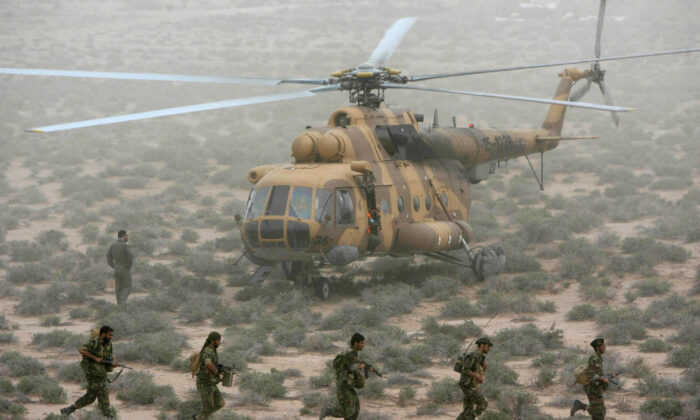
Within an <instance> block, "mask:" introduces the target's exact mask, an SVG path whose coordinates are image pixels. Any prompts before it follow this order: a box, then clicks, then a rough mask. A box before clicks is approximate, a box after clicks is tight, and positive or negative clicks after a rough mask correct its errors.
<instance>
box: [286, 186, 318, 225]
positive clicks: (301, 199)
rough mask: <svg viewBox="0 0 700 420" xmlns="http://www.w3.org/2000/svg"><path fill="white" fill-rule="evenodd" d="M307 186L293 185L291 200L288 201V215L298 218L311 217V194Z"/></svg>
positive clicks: (311, 191)
mask: <svg viewBox="0 0 700 420" xmlns="http://www.w3.org/2000/svg"><path fill="white" fill-rule="evenodd" d="M312 193H313V189H311V188H309V187H294V191H293V192H292V201H290V202H289V215H290V216H292V217H298V218H300V219H311V194H312Z"/></svg>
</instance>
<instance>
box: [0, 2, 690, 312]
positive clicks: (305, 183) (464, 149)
mask: <svg viewBox="0 0 700 420" xmlns="http://www.w3.org/2000/svg"><path fill="white" fill-rule="evenodd" d="M604 12H605V0H601V2H600V8H599V15H598V26H597V32H596V40H595V49H594V53H595V57H594V58H590V59H580V60H570V61H565V62H557V63H547V64H535V65H527V66H514V67H504V68H494V69H486V70H476V71H465V72H458V73H444V74H432V75H423V76H405V75H403V74H402V72H401V71H400V70H397V69H393V68H390V67H387V62H388V61H389V59H390V57H391V55H392V53H393V51H394V50H395V49H396V47H397V46H398V45H399V43H400V41H401V40H402V38H403V37H404V35H405V34H406V33H407V31H408V30H409V29H410V28H411V26H412V25H413V23H414V22H415V20H416V19H415V18H404V19H400V20H397V21H396V22H395V23H394V24H393V26H392V27H391V28H390V29H389V30H387V31H386V33H385V35H384V37H383V39H382V40H381V41H380V43H379V44H378V46H377V47H376V49H375V50H374V52H373V53H372V54H371V55H370V57H369V60H368V61H367V63H364V64H362V65H360V66H358V67H355V68H349V69H346V70H342V71H338V72H335V73H333V74H331V77H330V78H322V79H260V78H220V77H203V76H181V75H168V74H139V73H104V72H85V71H65V70H44V69H12V68H3V69H0V74H17V75H45V76H65V77H91V78H111V79H133V80H159V81H178V82H204V83H234V84H257V85H278V84H283V83H291V84H311V85H318V86H319V87H316V88H312V89H308V90H302V91H295V92H287V93H280V94H273V95H266V96H258V97H253V98H244V99H233V100H229V101H221V102H212V103H205V104H199V105H192V106H184V107H177V108H168V109H161V110H156V111H150V112H141V113H136V114H128V115H122V116H117V117H108V118H99V119H94V120H87V121H79V122H74V123H67V124H59V125H52V126H45V127H39V128H35V129H31V130H29V131H37V132H51V131H61V130H68V129H73V128H80V127H89V126H95V125H104V124H112V123H118V122H124V121H132V120H139V119H146V118H153V117H159V116H166V115H176V114H183V113H190V112H198V111H204V110H210V109H219V108H229V107H238V106H244V105H250V104H257V103H264V102H274V101H282V100H289V99H296V98H303V97H310V96H314V95H316V94H319V93H323V92H331V91H348V92H349V100H350V102H351V103H352V104H354V105H352V106H346V107H342V108H339V109H337V110H335V111H334V112H333V113H332V114H331V116H330V118H329V119H328V122H327V124H326V125H325V126H321V127H311V126H309V127H307V129H306V130H305V131H304V132H303V133H301V134H300V135H299V136H298V137H297V138H296V139H295V140H294V142H293V143H292V154H293V157H294V161H293V162H291V163H285V164H279V165H264V166H258V167H255V168H253V169H251V170H250V171H249V173H248V180H249V181H250V182H251V183H252V184H254V187H253V189H252V190H251V192H250V196H249V199H248V203H247V205H246V209H245V213H244V215H243V216H239V215H237V217H236V219H237V221H238V222H239V225H240V231H241V236H242V238H243V239H244V241H245V246H246V250H245V253H244V255H245V256H246V257H247V258H248V259H249V260H250V261H252V262H253V263H255V264H257V265H259V268H258V270H257V271H256V272H255V274H254V275H253V276H252V278H251V280H252V281H259V280H261V279H264V277H265V276H266V274H267V273H268V272H269V271H270V270H271V269H272V267H274V266H276V265H278V264H280V263H281V265H282V267H283V271H284V273H285V275H286V276H287V278H288V279H290V280H293V281H295V282H297V283H301V284H308V285H312V286H313V287H314V289H315V290H316V293H317V294H318V296H320V297H322V298H328V297H329V294H330V286H329V282H328V279H327V278H325V277H323V276H322V275H321V267H322V266H324V265H327V266H336V267H337V266H344V265H347V264H349V263H351V262H353V261H356V260H358V259H361V258H362V257H363V256H364V255H367V254H368V253H372V254H373V255H382V254H388V255H392V256H400V255H414V254H422V255H426V256H429V257H433V258H437V259H440V260H443V261H447V262H450V263H454V264H458V265H461V266H464V267H468V268H469V269H471V270H473V271H474V272H475V274H476V275H477V276H479V277H482V278H483V277H486V276H489V275H492V274H495V273H498V272H499V271H500V270H501V268H502V267H503V264H504V263H505V255H504V253H503V250H502V249H500V248H498V247H494V246H487V247H481V248H480V249H479V248H472V247H471V246H470V244H471V243H472V241H473V234H472V229H471V227H470V225H469V223H468V220H469V208H470V204H471V196H470V184H475V183H478V182H480V181H482V180H484V179H486V178H487V177H488V176H489V175H490V174H492V173H494V172H495V170H496V168H497V167H498V165H499V163H501V162H504V161H507V160H510V159H514V158H517V157H519V156H526V157H527V156H528V155H530V154H534V153H540V154H543V153H544V152H546V151H548V150H552V149H554V148H555V147H557V146H558V144H559V141H560V140H566V139H573V138H584V137H562V125H563V121H564V116H565V112H566V108H567V107H569V106H571V107H580V108H588V109H594V110H603V111H610V112H612V115H613V118H614V120H615V124H618V117H617V112H625V111H630V110H631V109H630V108H627V107H620V106H615V105H613V103H612V100H611V98H610V94H609V92H608V89H607V87H606V85H605V83H604V75H605V72H604V71H603V70H602V69H601V68H600V62H602V61H609V60H621V59H630V58H639V57H649V56H657V55H667V54H678V53H690V52H697V51H699V50H700V49H698V48H693V49H686V50H675V51H663V52H652V53H643V54H635V55H625V56H617V57H600V38H601V33H602V28H603V21H604V19H603V18H604ZM576 63H592V65H591V68H590V69H588V70H584V71H582V70H578V69H576V68H568V69H566V70H564V71H563V72H562V73H561V74H560V81H559V85H558V87H557V89H556V92H555V95H554V98H553V99H540V98H531V97H522V96H512V95H501V94H492V93H483V92H472V91H462V90H452V89H439V88H431V87H425V86H416V85H413V83H414V82H420V81H425V80H431V79H438V78H446V77H454V76H464V75H472V74H481V73H493V72H503V71H512V70H521V69H532V68H540V67H550V66H562V65H568V64H576ZM409 83H410V85H409ZM576 83H584V85H583V87H582V88H581V89H580V90H579V91H578V92H575V93H573V94H570V93H571V88H572V86H573V85H574V84H576ZM592 83H595V84H597V85H598V86H599V88H600V90H601V92H602V94H603V97H604V100H605V102H606V105H597V104H591V103H584V102H579V101H578V100H579V99H580V98H581V97H582V96H583V95H584V94H585V93H586V92H587V91H588V90H589V88H590V86H591V84H592ZM387 89H412V90H419V91H430V92H443V93H452V94H458V95H472V96H483V97H492V98H500V99H508V100H517V101H528V102H537V103H544V104H550V108H549V111H548V112H547V114H546V116H545V118H544V122H543V124H542V126H541V127H540V128H537V129H517V130H488V129H480V128H473V127H464V128H461V127H456V124H454V123H453V127H440V126H439V125H438V121H437V113H436V114H435V117H434V121H433V124H432V126H430V127H429V128H428V129H427V130H421V127H420V126H419V123H420V122H422V121H423V116H422V115H420V114H416V113H414V112H412V111H410V110H407V109H398V108H389V107H388V106H386V105H385V103H384V92H385V90H387ZM528 162H529V160H528ZM541 162H542V160H541ZM542 172H543V169H542V167H540V177H539V178H538V183H540V187H541V188H542V183H541V176H542ZM533 173H535V175H536V172H535V170H534V167H533ZM452 250H463V251H464V256H463V257H458V256H456V255H455V253H448V251H452Z"/></svg>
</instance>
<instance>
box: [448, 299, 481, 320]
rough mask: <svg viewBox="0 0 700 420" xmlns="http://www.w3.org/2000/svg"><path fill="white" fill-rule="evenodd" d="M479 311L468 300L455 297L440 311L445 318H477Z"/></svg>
mask: <svg viewBox="0 0 700 420" xmlns="http://www.w3.org/2000/svg"><path fill="white" fill-rule="evenodd" d="M478 312H479V310H478V309H477V308H476V307H475V306H474V305H472V304H471V303H469V300H467V299H466V298H459V297H453V298H452V299H450V300H448V301H447V302H446V303H445V304H444V305H443V306H442V308H441V309H440V316H441V317H443V318H468V317H472V316H475V315H476V314H477V313H478Z"/></svg>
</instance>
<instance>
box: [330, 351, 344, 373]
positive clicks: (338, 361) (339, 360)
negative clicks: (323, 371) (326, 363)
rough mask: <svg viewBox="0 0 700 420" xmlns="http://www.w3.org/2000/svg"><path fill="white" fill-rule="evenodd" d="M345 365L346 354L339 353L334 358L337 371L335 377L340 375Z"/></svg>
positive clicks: (334, 368)
mask: <svg viewBox="0 0 700 420" xmlns="http://www.w3.org/2000/svg"><path fill="white" fill-rule="evenodd" d="M344 365H345V354H342V353H341V354H339V355H337V356H335V359H333V371H335V377H336V378H338V377H340V374H341V373H342V371H343V370H344Z"/></svg>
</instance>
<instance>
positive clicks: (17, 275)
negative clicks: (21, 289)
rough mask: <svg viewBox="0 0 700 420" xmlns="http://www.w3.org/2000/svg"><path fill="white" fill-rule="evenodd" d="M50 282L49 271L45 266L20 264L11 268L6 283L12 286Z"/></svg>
mask: <svg viewBox="0 0 700 420" xmlns="http://www.w3.org/2000/svg"><path fill="white" fill-rule="evenodd" d="M49 280H51V270H49V268H48V267H46V265H45V264H41V263H35V264H22V265H17V266H14V267H11V268H10V269H9V270H8V272H7V281H9V282H11V283H14V284H26V283H43V282H46V281H49Z"/></svg>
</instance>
